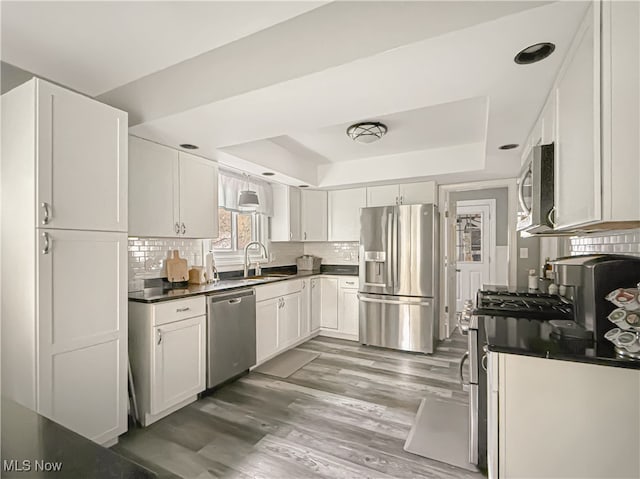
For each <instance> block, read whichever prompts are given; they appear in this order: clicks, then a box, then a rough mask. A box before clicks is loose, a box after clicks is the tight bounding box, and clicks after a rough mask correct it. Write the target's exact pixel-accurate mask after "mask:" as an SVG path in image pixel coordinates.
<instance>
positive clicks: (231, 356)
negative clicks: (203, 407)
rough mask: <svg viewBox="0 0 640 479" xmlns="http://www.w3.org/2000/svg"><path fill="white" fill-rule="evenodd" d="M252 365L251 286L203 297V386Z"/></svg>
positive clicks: (253, 299) (253, 313) (253, 307)
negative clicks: (205, 317)
mask: <svg viewBox="0 0 640 479" xmlns="http://www.w3.org/2000/svg"><path fill="white" fill-rule="evenodd" d="M255 364H256V295H255V292H254V290H253V289H242V290H239V291H233V292H231V293H221V294H212V295H210V296H208V297H207V388H211V387H214V386H217V385H218V384H220V383H223V382H224V381H226V380H227V379H230V378H232V377H234V376H237V375H238V374H240V373H242V372H244V371H246V370H248V369H249V368H250V367H252V366H255Z"/></svg>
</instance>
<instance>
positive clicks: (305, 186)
mask: <svg viewBox="0 0 640 479" xmlns="http://www.w3.org/2000/svg"><path fill="white" fill-rule="evenodd" d="M298 188H309V185H298Z"/></svg>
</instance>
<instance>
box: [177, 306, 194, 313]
mask: <svg viewBox="0 0 640 479" xmlns="http://www.w3.org/2000/svg"><path fill="white" fill-rule="evenodd" d="M190 309H191V308H190V307H189V306H186V307H184V308H178V309H176V313H184V312H185V311H189V310H190Z"/></svg>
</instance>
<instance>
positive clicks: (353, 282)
mask: <svg viewBox="0 0 640 479" xmlns="http://www.w3.org/2000/svg"><path fill="white" fill-rule="evenodd" d="M345 283H346V284H356V283H355V281H345Z"/></svg>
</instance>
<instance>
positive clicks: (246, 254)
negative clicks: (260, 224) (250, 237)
mask: <svg viewBox="0 0 640 479" xmlns="http://www.w3.org/2000/svg"><path fill="white" fill-rule="evenodd" d="M253 245H258V246H261V247H262V251H263V252H264V257H265V258H266V257H267V256H268V255H267V248H266V247H265V245H263V244H262V243H261V242H260V241H251V242H250V243H247V245H246V246H245V247H244V277H245V278H248V277H249V266H250V265H249V248H250V247H251V246H253ZM260 273H261V270H260V263H258V262H257V261H256V275H259V274H260Z"/></svg>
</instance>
